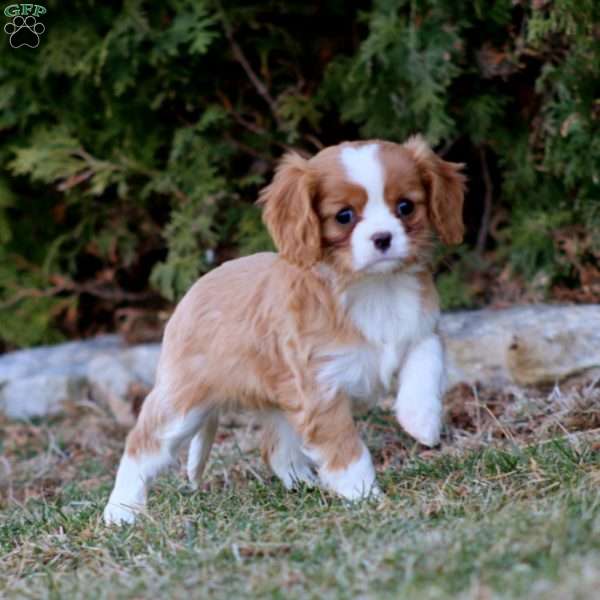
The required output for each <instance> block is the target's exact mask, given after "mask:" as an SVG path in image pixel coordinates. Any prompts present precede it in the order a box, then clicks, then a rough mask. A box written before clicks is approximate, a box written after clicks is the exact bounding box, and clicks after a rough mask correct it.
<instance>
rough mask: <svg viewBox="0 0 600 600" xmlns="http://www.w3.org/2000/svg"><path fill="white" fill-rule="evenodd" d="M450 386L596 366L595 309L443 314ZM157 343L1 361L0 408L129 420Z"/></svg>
mask: <svg viewBox="0 0 600 600" xmlns="http://www.w3.org/2000/svg"><path fill="white" fill-rule="evenodd" d="M440 331H441V334H442V336H443V337H444V340H445V344H446V349H447V354H448V380H449V384H450V385H451V386H452V385H455V384H457V383H459V382H467V383H473V382H475V381H481V382H485V383H493V384H495V385H504V384H508V383H511V384H517V385H536V384H543V383H553V382H556V381H560V380H562V379H564V378H565V377H568V376H571V375H575V374H577V373H581V372H583V371H586V370H588V369H592V368H596V367H600V305H587V306H582V305H578V306H554V305H529V306H516V307H512V308H508V309H501V310H492V309H484V310H480V311H463V312H456V313H447V314H444V315H443V316H442V319H441V323H440ZM159 353H160V345H159V344H142V345H138V346H126V345H125V344H124V343H123V341H122V340H121V338H119V337H118V336H115V335H106V336H100V337H97V338H95V339H91V340H85V341H78V342H69V343H66V344H61V345H58V346H51V347H42V348H33V349H30V350H21V351H18V352H12V353H10V354H5V355H3V356H0V410H1V411H3V412H4V413H5V414H6V415H7V416H8V417H10V418H17V419H23V418H31V417H36V416H44V415H50V414H55V413H57V412H60V411H61V409H62V406H63V405H64V403H65V402H67V401H69V402H77V401H79V400H89V399H91V400H93V401H96V402H101V403H104V404H106V405H107V406H108V407H110V409H111V410H112V412H113V413H114V414H115V416H116V417H117V419H118V420H119V421H121V422H123V423H124V424H130V423H131V422H132V420H133V416H132V413H131V407H130V403H129V392H130V390H131V389H132V386H138V388H139V387H140V386H142V387H148V388H149V387H151V386H152V383H153V380H154V373H155V370H156V365H157V363H158V357H159Z"/></svg>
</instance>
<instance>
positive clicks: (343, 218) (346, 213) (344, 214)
mask: <svg viewBox="0 0 600 600" xmlns="http://www.w3.org/2000/svg"><path fill="white" fill-rule="evenodd" d="M335 220H336V221H337V222H338V223H339V224H340V225H349V224H350V223H352V221H354V210H353V209H351V208H342V210H340V212H339V213H338V214H337V215H335Z"/></svg>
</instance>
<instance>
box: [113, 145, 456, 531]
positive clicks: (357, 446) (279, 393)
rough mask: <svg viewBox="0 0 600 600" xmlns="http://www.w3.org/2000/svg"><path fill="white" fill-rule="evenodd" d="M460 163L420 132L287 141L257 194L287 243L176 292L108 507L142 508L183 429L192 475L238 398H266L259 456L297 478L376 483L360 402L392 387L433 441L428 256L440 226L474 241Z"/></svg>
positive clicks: (452, 237) (435, 415)
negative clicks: (357, 414) (393, 138)
mask: <svg viewBox="0 0 600 600" xmlns="http://www.w3.org/2000/svg"><path fill="white" fill-rule="evenodd" d="M461 167H462V165H459V164H455V163H450V162H446V161H444V160H442V159H441V158H439V157H438V156H437V155H436V154H434V153H433V152H432V150H431V149H430V148H429V146H428V145H427V144H426V142H425V141H424V140H423V138H421V137H419V136H416V137H412V138H410V139H409V140H408V141H407V142H406V143H404V144H395V143H390V142H385V141H379V140H373V141H366V142H364V141H361V142H345V143H342V144H339V145H337V146H331V147H329V148H325V149H324V150H322V151H321V152H319V153H318V154H316V155H315V156H313V157H312V158H310V159H305V158H302V157H301V156H299V155H298V154H294V153H291V154H288V155H287V156H285V157H284V158H283V160H282V161H281V163H280V164H279V167H278V169H277V172H276V174H275V177H274V179H273V181H272V182H271V184H270V185H269V186H268V187H266V188H265V189H264V190H263V191H262V192H261V195H260V199H259V203H260V205H262V207H263V218H264V222H265V224H266V226H267V228H268V230H269V232H270V234H271V236H272V238H273V240H274V242H275V245H276V246H277V250H278V252H277V253H276V254H275V253H272V252H264V253H260V254H255V255H253V256H247V257H245V258H239V259H237V260H232V261H230V262H226V263H225V264H223V265H221V266H220V267H218V268H216V269H214V270H213V271H211V272H210V273H208V274H207V275H204V276H203V277H202V278H201V279H200V280H199V281H198V282H196V284H195V285H194V286H193V287H192V288H191V289H190V290H189V291H188V293H187V294H186V295H185V297H184V298H183V299H182V300H181V302H180V303H179V305H178V306H177V308H176V310H175V312H174V314H173V316H172V317H171V319H170V321H169V323H168V324H167V326H166V330H165V334H164V340H163V345H162V352H161V356H160V361H159V365H158V372H157V377H156V383H155V386H154V388H153V389H152V391H151V392H150V394H149V395H148V397H147V398H146V400H145V402H144V404H143V406H142V410H141V412H140V415H139V417H138V420H137V424H136V425H135V427H134V428H133V430H132V431H131V432H130V434H129V436H128V438H127V444H126V448H125V453H124V455H123V458H122V459H121V463H120V466H119V469H118V473H117V477H116V482H115V486H114V489H113V491H112V494H111V496H110V499H109V501H108V504H107V506H106V509H105V511H104V519H105V521H106V522H107V523H122V522H132V521H134V519H135V517H136V514H137V513H139V512H140V511H141V510H143V508H144V505H145V502H146V495H147V491H148V486H149V485H150V483H151V481H152V480H153V479H154V478H155V477H156V476H157V474H158V473H159V472H160V471H161V470H162V469H163V468H165V467H167V466H168V465H169V464H170V463H172V462H173V461H174V460H175V458H176V456H177V454H178V450H179V449H180V448H181V447H182V446H183V445H184V444H186V443H189V453H188V459H187V472H188V475H189V479H190V481H191V483H192V486H194V487H196V486H197V485H198V483H199V480H200V478H201V476H202V472H203V470H204V467H205V465H206V461H207V459H208V455H209V452H210V449H211V445H212V443H213V440H214V437H215V431H216V429H217V423H218V419H219V413H221V412H222V411H223V410H225V409H227V408H231V407H235V409H236V410H241V409H250V410H254V411H259V413H260V415H261V417H260V418H261V420H262V423H263V425H264V428H263V429H264V430H263V444H262V449H263V457H264V459H265V461H266V462H267V463H268V465H269V466H270V468H271V469H272V471H273V473H274V474H275V475H276V476H277V477H279V478H280V479H281V481H282V483H283V485H284V486H285V487H286V488H291V487H293V486H294V485H295V484H296V483H298V482H306V483H309V484H314V483H317V484H319V485H322V486H323V487H324V488H326V489H328V490H331V491H332V492H334V493H336V494H338V495H340V496H341V497H343V498H346V499H349V500H355V499H360V498H363V497H368V496H369V495H377V494H379V493H380V492H379V488H378V487H377V482H376V480H375V470H374V468H373V463H372V461H371V456H370V454H369V450H368V449H367V448H366V446H365V444H364V443H363V442H362V440H361V439H360V437H359V435H358V432H357V429H356V426H355V424H354V420H353V417H352V409H353V404H355V403H357V402H359V401H363V402H364V401H365V400H366V401H368V402H370V403H372V402H374V401H375V400H377V399H378V398H380V397H382V396H384V395H393V396H394V398H395V401H394V409H395V413H396V416H397V419H398V422H399V423H400V425H401V426H402V427H403V428H404V429H405V430H406V431H407V432H408V433H409V434H410V435H411V436H413V437H414V438H416V439H417V440H418V441H419V442H421V443H422V444H425V445H427V446H434V445H435V444H437V443H438V441H439V437H440V428H441V421H442V393H443V388H444V351H443V347H442V343H441V341H440V338H439V337H438V335H437V332H436V329H437V322H438V317H439V307H438V299H437V294H436V290H435V287H434V284H433V279H432V274H431V267H430V263H431V255H432V250H433V248H434V241H435V234H437V235H438V236H439V237H440V238H441V240H442V241H443V242H444V243H446V244H457V243H460V242H461V241H462V237H463V230H464V227H463V221H462V206H463V195H464V188H465V177H464V176H463V175H462V174H461V172H460V171H461Z"/></svg>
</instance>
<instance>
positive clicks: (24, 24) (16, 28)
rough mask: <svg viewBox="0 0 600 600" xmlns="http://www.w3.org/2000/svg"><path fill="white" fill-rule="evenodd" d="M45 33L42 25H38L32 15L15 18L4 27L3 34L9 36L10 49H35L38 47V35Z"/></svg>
mask: <svg viewBox="0 0 600 600" xmlns="http://www.w3.org/2000/svg"><path fill="white" fill-rule="evenodd" d="M44 31H46V27H44V24H43V23H40V22H39V21H38V20H37V19H36V18H35V17H34V16H33V15H29V16H27V17H24V18H23V17H21V16H16V17H15V18H14V19H13V20H12V21H11V22H9V23H7V24H6V25H5V26H4V33H6V34H7V35H9V36H10V37H9V42H10V45H11V47H12V48H21V46H27V47H28V48H37V47H38V46H39V45H40V35H42V33H44Z"/></svg>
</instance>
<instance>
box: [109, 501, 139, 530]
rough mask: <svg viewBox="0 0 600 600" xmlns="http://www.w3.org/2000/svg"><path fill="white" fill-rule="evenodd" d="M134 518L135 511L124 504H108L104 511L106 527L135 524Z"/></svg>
mask: <svg viewBox="0 0 600 600" xmlns="http://www.w3.org/2000/svg"><path fill="white" fill-rule="evenodd" d="M136 517H137V513H136V511H134V510H133V509H132V508H130V507H127V506H125V505H124V504H116V503H113V502H109V503H108V504H107V505H106V508H105V509H104V523H105V524H106V525H130V524H132V523H134V522H135V519H136Z"/></svg>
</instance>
